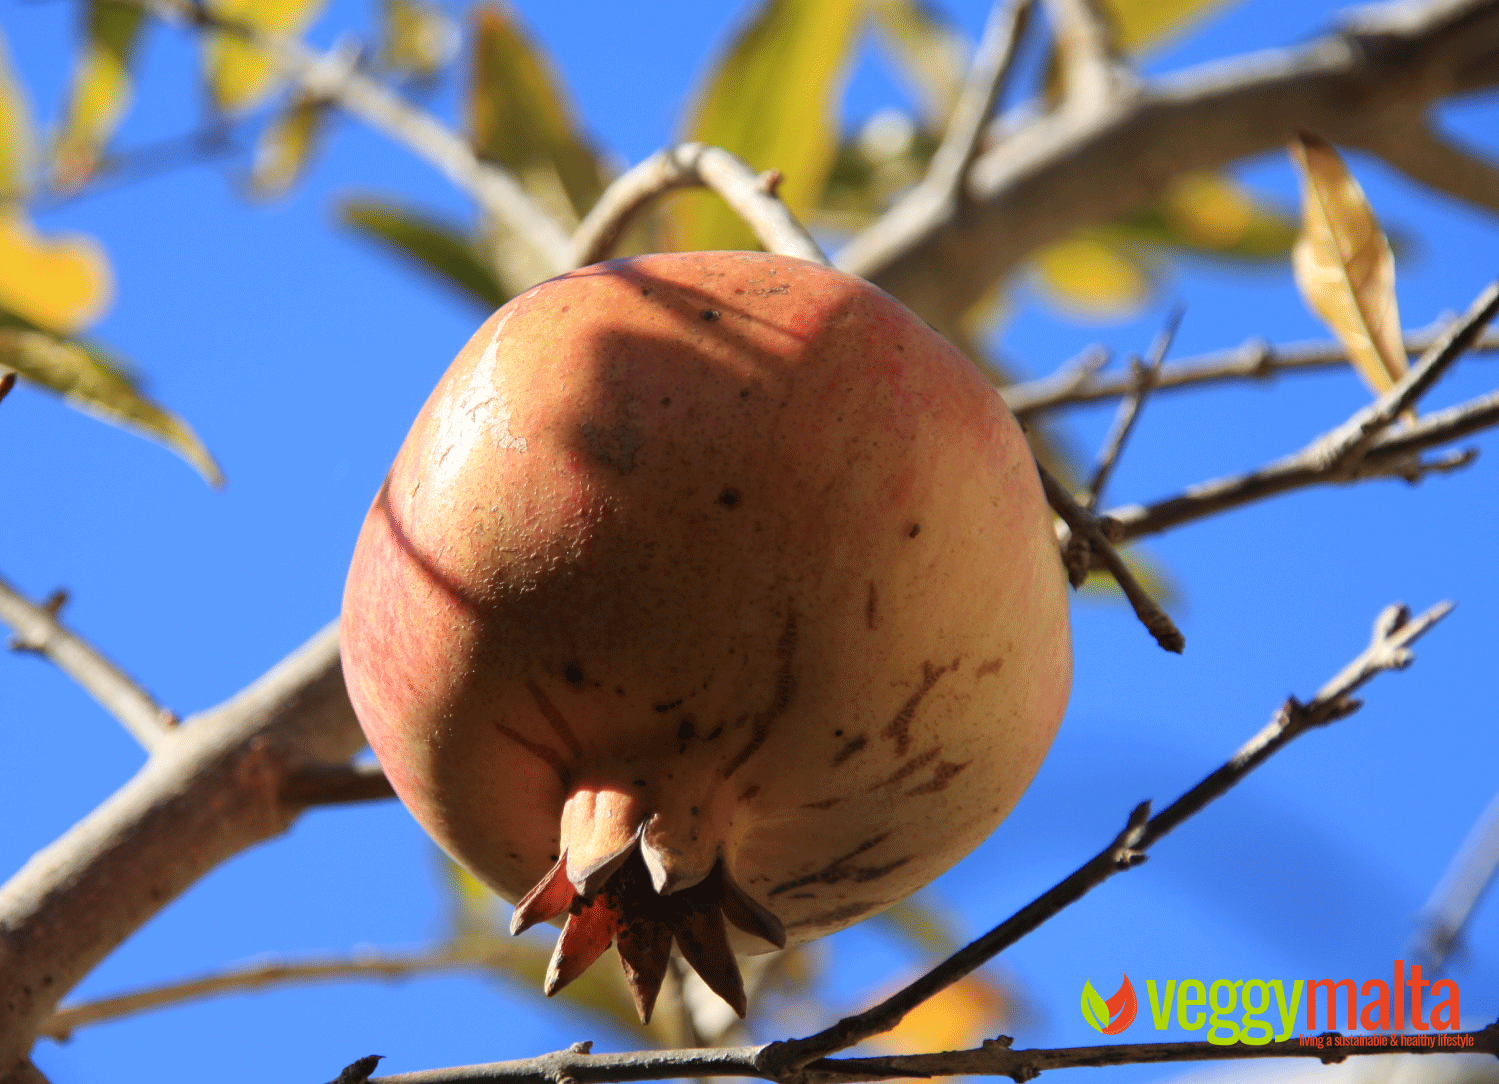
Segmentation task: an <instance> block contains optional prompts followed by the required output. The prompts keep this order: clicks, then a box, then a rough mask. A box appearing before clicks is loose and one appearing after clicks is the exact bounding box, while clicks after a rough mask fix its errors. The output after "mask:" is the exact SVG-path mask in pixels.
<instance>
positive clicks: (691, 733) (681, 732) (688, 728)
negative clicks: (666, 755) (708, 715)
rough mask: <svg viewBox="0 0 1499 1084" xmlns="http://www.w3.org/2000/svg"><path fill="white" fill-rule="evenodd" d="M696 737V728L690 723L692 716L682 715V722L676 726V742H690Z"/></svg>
mask: <svg viewBox="0 0 1499 1084" xmlns="http://www.w3.org/2000/svg"><path fill="white" fill-rule="evenodd" d="M695 737H697V726H696V725H694V723H693V721H692V716H690V715H684V716H683V717H682V722H681V723H680V724H679V725H678V726H677V741H691V740H692V739H693V738H695Z"/></svg>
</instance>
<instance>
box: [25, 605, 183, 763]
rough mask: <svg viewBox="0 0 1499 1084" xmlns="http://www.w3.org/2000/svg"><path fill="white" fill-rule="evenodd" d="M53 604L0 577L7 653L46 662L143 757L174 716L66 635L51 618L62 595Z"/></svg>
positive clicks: (172, 728)
mask: <svg viewBox="0 0 1499 1084" xmlns="http://www.w3.org/2000/svg"><path fill="white" fill-rule="evenodd" d="M54 598H56V599H57V604H56V605H45V604H44V605H42V606H36V605H34V604H32V603H31V602H29V601H27V599H26V596H24V595H22V594H21V593H20V592H19V591H17V590H16V589H15V588H14V587H13V586H11V584H9V583H8V582H6V580H4V579H3V578H0V622H4V623H5V624H6V625H8V626H9V627H10V630H11V631H12V632H13V633H15V638H14V639H13V640H12V641H11V645H10V646H11V649H12V650H17V651H34V652H36V653H38V654H40V655H45V656H47V658H49V659H51V660H52V662H53V663H54V664H55V665H56V666H57V668H58V669H59V670H61V671H62V672H63V673H65V674H67V675H68V676H69V677H70V678H72V679H73V680H74V681H76V682H77V683H78V684H79V685H80V686H82V687H83V690H84V691H85V692H86V693H88V694H89V695H90V696H92V697H93V698H94V699H95V700H97V701H98V702H99V704H100V706H101V707H103V708H104V710H105V711H107V712H109V713H110V714H111V715H113V716H114V717H115V718H116V719H118V720H119V721H120V724H121V725H122V726H123V727H124V728H125V729H126V730H128V731H130V734H131V736H132V737H134V738H135V740H136V741H138V742H140V744H141V746H142V748H144V749H145V750H146V751H147V752H152V751H154V750H155V749H157V748H158V747H159V746H160V745H161V744H162V743H163V742H164V741H166V740H167V739H169V738H171V737H172V735H173V734H174V733H175V732H176V725H177V716H176V715H174V714H173V713H172V712H170V711H168V710H167V709H166V708H164V707H162V706H161V705H160V704H158V703H157V702H156V701H155V700H154V699H153V698H152V697H151V694H150V693H148V692H146V690H145V689H143V688H141V687H140V686H139V685H137V684H136V683H135V682H134V681H133V680H132V679H131V678H130V676H129V675H128V674H126V673H125V672H124V671H123V670H121V669H120V668H119V667H118V666H116V665H115V664H114V663H112V662H110V661H109V659H107V658H105V656H104V654H103V652H101V651H99V649H98V648H96V647H94V646H93V645H92V644H90V643H89V642H88V641H86V640H84V639H83V638H82V637H80V636H77V635H75V634H74V633H71V632H69V631H68V630H67V629H65V628H64V627H63V626H62V623H61V622H60V621H58V619H57V610H58V609H59V608H60V606H61V602H62V599H64V598H66V596H54Z"/></svg>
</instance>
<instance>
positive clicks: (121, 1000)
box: [37, 940, 544, 1042]
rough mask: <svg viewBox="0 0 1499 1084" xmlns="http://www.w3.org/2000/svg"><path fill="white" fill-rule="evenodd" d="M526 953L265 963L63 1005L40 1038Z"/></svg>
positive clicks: (488, 945) (464, 947)
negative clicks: (238, 998)
mask: <svg viewBox="0 0 1499 1084" xmlns="http://www.w3.org/2000/svg"><path fill="white" fill-rule="evenodd" d="M528 950H529V954H530V955H534V954H535V953H536V951H537V950H536V949H535V948H534V946H531V945H528V944H526V943H524V942H516V941H509V940H497V941H486V942H484V943H482V944H480V943H475V944H468V943H464V942H458V943H455V944H452V945H443V946H439V947H437V948H434V949H430V950H428V951H426V952H414V953H406V954H402V955H376V954H369V955H357V956H346V957H331V958H327V959H321V960H297V961H264V962H261V963H255V964H250V965H248V966H245V967H236V968H229V969H226V970H223V971H218V972H215V973H213V974H210V975H202V976H200V977H198V978H195V979H187V980H184V981H182V982H173V983H165V984H163V985H161V986H153V987H149V988H147V989H143V990H135V991H132V992H131V993H128V994H119V995H117V996H115V997H106V998H100V999H98V1000H97V1001H85V1002H83V1003H81V1004H78V1005H65V1006H63V1007H62V1008H60V1009H58V1010H57V1011H56V1012H54V1013H53V1014H52V1015H51V1016H49V1017H48V1018H47V1019H46V1020H44V1021H43V1022H42V1024H41V1027H40V1028H39V1029H38V1032H37V1033H38V1034H39V1035H45V1036H48V1037H49V1038H53V1039H56V1040H58V1041H59V1042H63V1041H66V1040H67V1039H68V1038H69V1037H70V1036H71V1035H72V1034H73V1032H75V1031H77V1030H78V1029H79V1028H83V1027H88V1026H89V1025H91V1024H102V1023H105V1022H107V1021H111V1020H119V1019H122V1018H124V1017H127V1016H135V1015H138V1014H140V1013H143V1012H151V1011H154V1010H157V1009H164V1008H169V1007H171V1006H173V1005H182V1004H186V1003H188V1002H196V1001H200V1000H202V999H204V998H209V997H223V996H225V995H228V994H242V993H246V992H249V991H253V990H264V989H267V988H269V987H274V986H288V985H306V984H308V983H315V982H342V981H347V980H350V979H387V980H390V981H396V980H399V979H407V978H411V977H413V976H418V975H436V974H443V973H446V972H450V971H473V970H476V969H478V970H485V971H493V970H496V969H504V968H506V967H507V966H510V965H513V964H514V963H515V962H516V960H517V959H518V958H523V957H525V956H527V955H528ZM542 958H544V955H543V957H542Z"/></svg>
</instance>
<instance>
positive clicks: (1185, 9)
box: [1103, 0, 1235, 52]
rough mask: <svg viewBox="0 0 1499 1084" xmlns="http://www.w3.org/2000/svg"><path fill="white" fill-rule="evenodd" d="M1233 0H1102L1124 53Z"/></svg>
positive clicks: (1166, 36) (1152, 43)
mask: <svg viewBox="0 0 1499 1084" xmlns="http://www.w3.org/2000/svg"><path fill="white" fill-rule="evenodd" d="M1233 2H1235V0H1103V7H1104V11H1105V12H1106V13H1108V14H1109V15H1112V16H1113V20H1114V32H1115V34H1116V36H1117V38H1116V40H1117V42H1118V44H1119V47H1120V48H1122V49H1124V50H1126V51H1127V52H1136V51H1139V50H1140V49H1142V48H1145V47H1148V46H1151V45H1157V44H1159V43H1160V42H1161V41H1163V40H1164V39H1166V38H1168V37H1170V36H1171V35H1172V34H1175V33H1178V32H1180V31H1181V30H1183V29H1185V28H1186V27H1187V26H1189V25H1190V24H1192V23H1194V22H1196V21H1197V20H1199V19H1201V18H1203V17H1204V16H1206V15H1208V14H1209V13H1210V12H1212V11H1213V10H1214V9H1215V8H1224V7H1228V6H1229V5H1230V4H1231V3H1233Z"/></svg>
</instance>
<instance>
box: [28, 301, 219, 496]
mask: <svg viewBox="0 0 1499 1084" xmlns="http://www.w3.org/2000/svg"><path fill="white" fill-rule="evenodd" d="M0 367H3V368H6V369H11V370H14V371H15V372H16V373H17V374H18V375H19V376H20V377H21V378H22V379H24V380H28V381H30V382H32V383H35V384H40V385H41V386H43V387H45V388H50V389H52V390H53V391H55V392H57V393H58V394H59V395H61V396H62V397H63V400H64V401H65V402H67V403H68V405H70V406H73V407H76V408H77V409H79V410H82V411H83V412H84V413H87V414H92V415H94V416H95V417H97V418H100V419H102V420H104V421H107V422H110V423H112V424H114V425H118V426H120V427H121V428H123V429H128V430H130V431H132V432H135V433H138V434H140V435H143V436H147V437H151V438H153V439H155V440H159V441H160V442H162V443H163V444H165V445H166V446H167V447H168V448H170V449H172V451H174V452H176V453H177V454H178V455H180V456H182V458H184V459H186V460H187V461H188V462H189V463H191V464H192V465H193V466H194V467H196V468H197V469H198V473H200V474H202V475H203V477H204V478H205V479H207V480H208V483H209V484H210V485H211V486H213V487H214V488H215V489H219V488H222V487H223V485H224V475H223V473H222V472H221V471H220V470H219V465H218V463H216V462H215V461H214V458H213V456H212V455H210V454H209V451H208V449H207V448H205V447H204V446H203V442H202V441H201V440H199V439H198V435H197V434H196V433H194V432H193V429H192V426H190V425H188V424H187V422H185V421H183V420H182V419H181V418H179V417H178V416H177V415H175V414H173V413H171V412H170V411H168V410H165V409H163V408H162V407H160V406H158V405H157V404H156V403H153V402H152V401H151V400H150V399H148V398H146V396H144V395H143V394H141V391H140V388H139V387H138V385H137V382H136V380H135V378H134V377H133V376H132V375H131V374H130V372H129V371H128V370H127V369H126V368H125V366H124V365H122V364H121V363H120V362H119V361H117V360H115V359H114V358H111V357H110V356H109V355H107V354H106V353H104V352H103V351H101V350H100V349H98V348H97V347H93V346H89V345H86V344H84V343H80V342H77V341H75V340H72V339H65V338H62V337H60V336H57V335H52V334H49V333H48V332H45V331H42V330H40V329H38V328H37V327H35V326H34V325H32V324H30V323H29V322H28V321H26V320H23V319H22V318H20V317H19V316H16V315H14V314H13V313H9V312H4V311H3V310H0Z"/></svg>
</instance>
